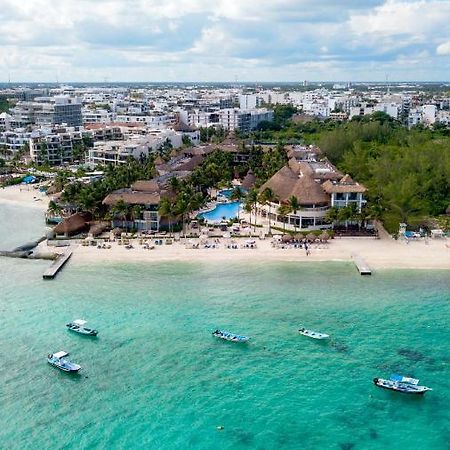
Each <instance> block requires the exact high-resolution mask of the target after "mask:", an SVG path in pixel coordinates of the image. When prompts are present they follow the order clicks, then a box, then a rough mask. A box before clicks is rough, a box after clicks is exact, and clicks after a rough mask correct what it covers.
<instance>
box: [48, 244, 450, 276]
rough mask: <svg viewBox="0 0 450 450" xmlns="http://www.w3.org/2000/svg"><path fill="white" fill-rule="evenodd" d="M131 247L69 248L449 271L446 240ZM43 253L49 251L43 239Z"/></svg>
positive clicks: (130, 257)
mask: <svg viewBox="0 0 450 450" xmlns="http://www.w3.org/2000/svg"><path fill="white" fill-rule="evenodd" d="M133 245H134V248H133V249H126V248H125V247H124V246H121V245H118V244H117V243H115V242H113V243H111V248H110V249H98V248H96V247H92V246H91V247H84V246H81V245H75V246H72V250H74V254H73V256H72V261H73V263H76V264H86V263H88V264H89V263H107V262H158V261H192V262H209V261H220V262H229V263H232V262H234V261H237V262H257V263H262V262H275V261H298V262H305V263H307V262H308V261H313V262H314V261H315V262H317V261H351V260H352V255H353V254H357V255H359V256H361V257H362V258H363V259H364V260H365V261H366V263H367V264H368V265H369V267H370V268H371V269H374V270H377V269H389V268H404V269H407V268H414V269H450V244H449V243H448V241H447V240H444V239H442V240H437V239H436V240H428V242H427V243H425V241H423V240H422V241H417V242H410V243H409V244H406V243H405V242H404V241H395V240H391V239H389V240H381V239H368V238H341V239H339V238H338V239H333V240H331V241H330V243H329V244H326V245H323V244H322V245H320V246H319V247H318V246H316V245H314V244H313V245H312V246H311V248H310V251H311V253H310V254H309V255H306V252H305V250H304V249H298V248H297V249H295V248H292V249H277V248H273V247H272V246H271V244H270V240H268V239H267V240H262V241H257V248H256V249H227V248H224V246H223V245H221V246H220V248H216V249H212V248H209V249H186V248H185V245H184V242H176V243H174V244H172V245H163V246H156V247H155V248H154V249H152V250H145V249H144V248H142V246H141V245H139V244H138V243H137V242H135V243H133ZM41 250H42V251H49V248H46V244H45V243H42V247H41Z"/></svg>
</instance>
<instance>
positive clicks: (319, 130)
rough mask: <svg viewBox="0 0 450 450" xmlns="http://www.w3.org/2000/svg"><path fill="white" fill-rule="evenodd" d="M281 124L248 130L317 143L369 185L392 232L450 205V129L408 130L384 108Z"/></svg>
mask: <svg viewBox="0 0 450 450" xmlns="http://www.w3.org/2000/svg"><path fill="white" fill-rule="evenodd" d="M284 112H285V113H286V114H285V115H284V117H286V116H287V113H288V111H287V109H285V110H284ZM281 123H282V124H281V126H275V125H274V126H272V127H267V126H265V125H263V127H262V129H261V130H258V131H256V132H254V133H252V134H251V135H249V136H247V137H248V138H251V139H253V140H255V141H258V140H260V141H271V142H273V141H278V142H281V143H287V142H290V141H293V142H299V141H301V142H303V143H305V144H312V143H313V144H317V145H318V146H319V147H320V148H321V149H322V150H323V152H324V154H325V156H326V157H328V158H329V159H330V161H331V162H332V163H333V164H335V165H336V166H337V168H338V169H340V170H341V171H343V172H344V173H349V174H350V175H351V176H352V177H353V178H354V179H355V180H357V181H359V182H361V183H363V184H364V185H366V187H367V188H368V193H367V196H368V199H369V203H370V205H369V206H375V207H376V208H377V210H378V211H379V212H380V215H381V218H382V219H383V222H384V224H385V226H386V227H387V229H388V230H389V231H390V232H395V231H397V230H398V223H399V222H407V223H409V224H412V225H415V224H422V223H425V222H426V219H427V218H429V217H430V216H431V217H433V216H438V215H440V214H444V212H445V209H446V208H447V207H448V206H449V205H450V130H449V129H448V128H447V127H443V126H436V127H435V128H434V129H426V128H423V127H414V128H413V129H411V130H408V129H407V128H405V127H404V126H402V125H401V124H400V123H399V122H397V121H395V120H393V119H392V118H391V117H389V116H388V115H386V114H384V113H374V114H372V115H370V116H364V117H357V118H355V119H354V120H352V121H350V122H345V123H340V122H332V121H319V120H312V121H306V122H301V123H296V122H294V121H292V120H286V119H285V120H284V121H282V122H281Z"/></svg>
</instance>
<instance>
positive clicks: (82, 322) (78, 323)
mask: <svg viewBox="0 0 450 450" xmlns="http://www.w3.org/2000/svg"><path fill="white" fill-rule="evenodd" d="M72 323H74V324H75V325H80V327H81V326H83V325H84V324H85V323H87V322H86V320H83V319H76V320H74V321H73V322H72Z"/></svg>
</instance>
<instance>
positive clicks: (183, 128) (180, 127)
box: [172, 120, 197, 133]
mask: <svg viewBox="0 0 450 450" xmlns="http://www.w3.org/2000/svg"><path fill="white" fill-rule="evenodd" d="M172 129H173V130H174V131H178V132H180V133H194V132H195V131H197V129H196V128H193V127H191V126H189V125H188V124H186V123H184V122H183V121H181V120H178V122H177V123H176V124H175V125H174V126H173V127H172Z"/></svg>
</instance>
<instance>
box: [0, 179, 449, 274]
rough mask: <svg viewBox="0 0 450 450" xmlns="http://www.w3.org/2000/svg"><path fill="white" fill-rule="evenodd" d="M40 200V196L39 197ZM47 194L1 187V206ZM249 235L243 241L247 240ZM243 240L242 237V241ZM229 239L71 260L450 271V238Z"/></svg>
mask: <svg viewBox="0 0 450 450" xmlns="http://www.w3.org/2000/svg"><path fill="white" fill-rule="evenodd" d="M37 199H39V200H37ZM48 202H49V199H48V197H47V196H46V195H45V194H43V193H41V192H39V190H38V189H35V188H34V187H32V186H22V185H20V186H9V187H7V188H4V189H0V207H1V204H11V205H16V206H24V207H33V208H39V209H41V210H42V211H45V210H46V208H47V205H48ZM244 240H245V239H242V242H243V241H244ZM238 241H239V240H238ZM224 243H225V241H224V240H223V242H222V243H221V245H220V248H218V249H212V248H210V249H187V248H185V243H184V241H182V242H175V243H173V244H172V245H163V246H156V247H155V248H154V249H153V250H145V249H143V248H142V246H141V245H139V244H138V242H137V240H136V241H134V242H133V246H134V248H133V249H131V250H127V249H126V248H125V247H124V246H120V245H118V244H117V243H116V242H113V243H111V249H97V248H96V247H84V246H81V245H79V244H78V243H77V242H76V241H71V246H70V248H71V250H73V256H72V262H73V263H75V264H89V263H107V262H158V261H184V262H190V261H192V262H209V261H218V262H228V263H233V262H234V261H237V262H249V263H250V262H255V263H264V262H281V261H298V262H308V261H313V262H319V261H346V262H349V261H352V255H353V254H357V255H359V256H361V257H362V258H363V259H364V260H365V261H366V263H367V264H368V265H369V267H371V268H372V269H374V270H376V269H389V268H392V269H393V268H401V269H450V241H449V240H448V239H428V240H427V241H426V242H425V241H424V240H418V241H416V242H410V243H409V244H406V243H405V241H395V240H393V239H390V238H387V239H373V238H342V239H339V238H337V239H333V240H331V241H330V243H329V244H326V245H323V244H322V245H320V246H316V245H312V246H311V248H310V250H311V253H310V255H306V252H305V250H304V249H295V248H292V249H277V248H273V247H272V246H271V244H270V239H265V240H257V248H256V249H233V250H232V249H227V248H225V246H224ZM39 251H42V252H44V253H48V252H55V251H56V252H61V251H64V248H55V247H53V246H47V244H46V242H42V243H41V244H40V245H39Z"/></svg>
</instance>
